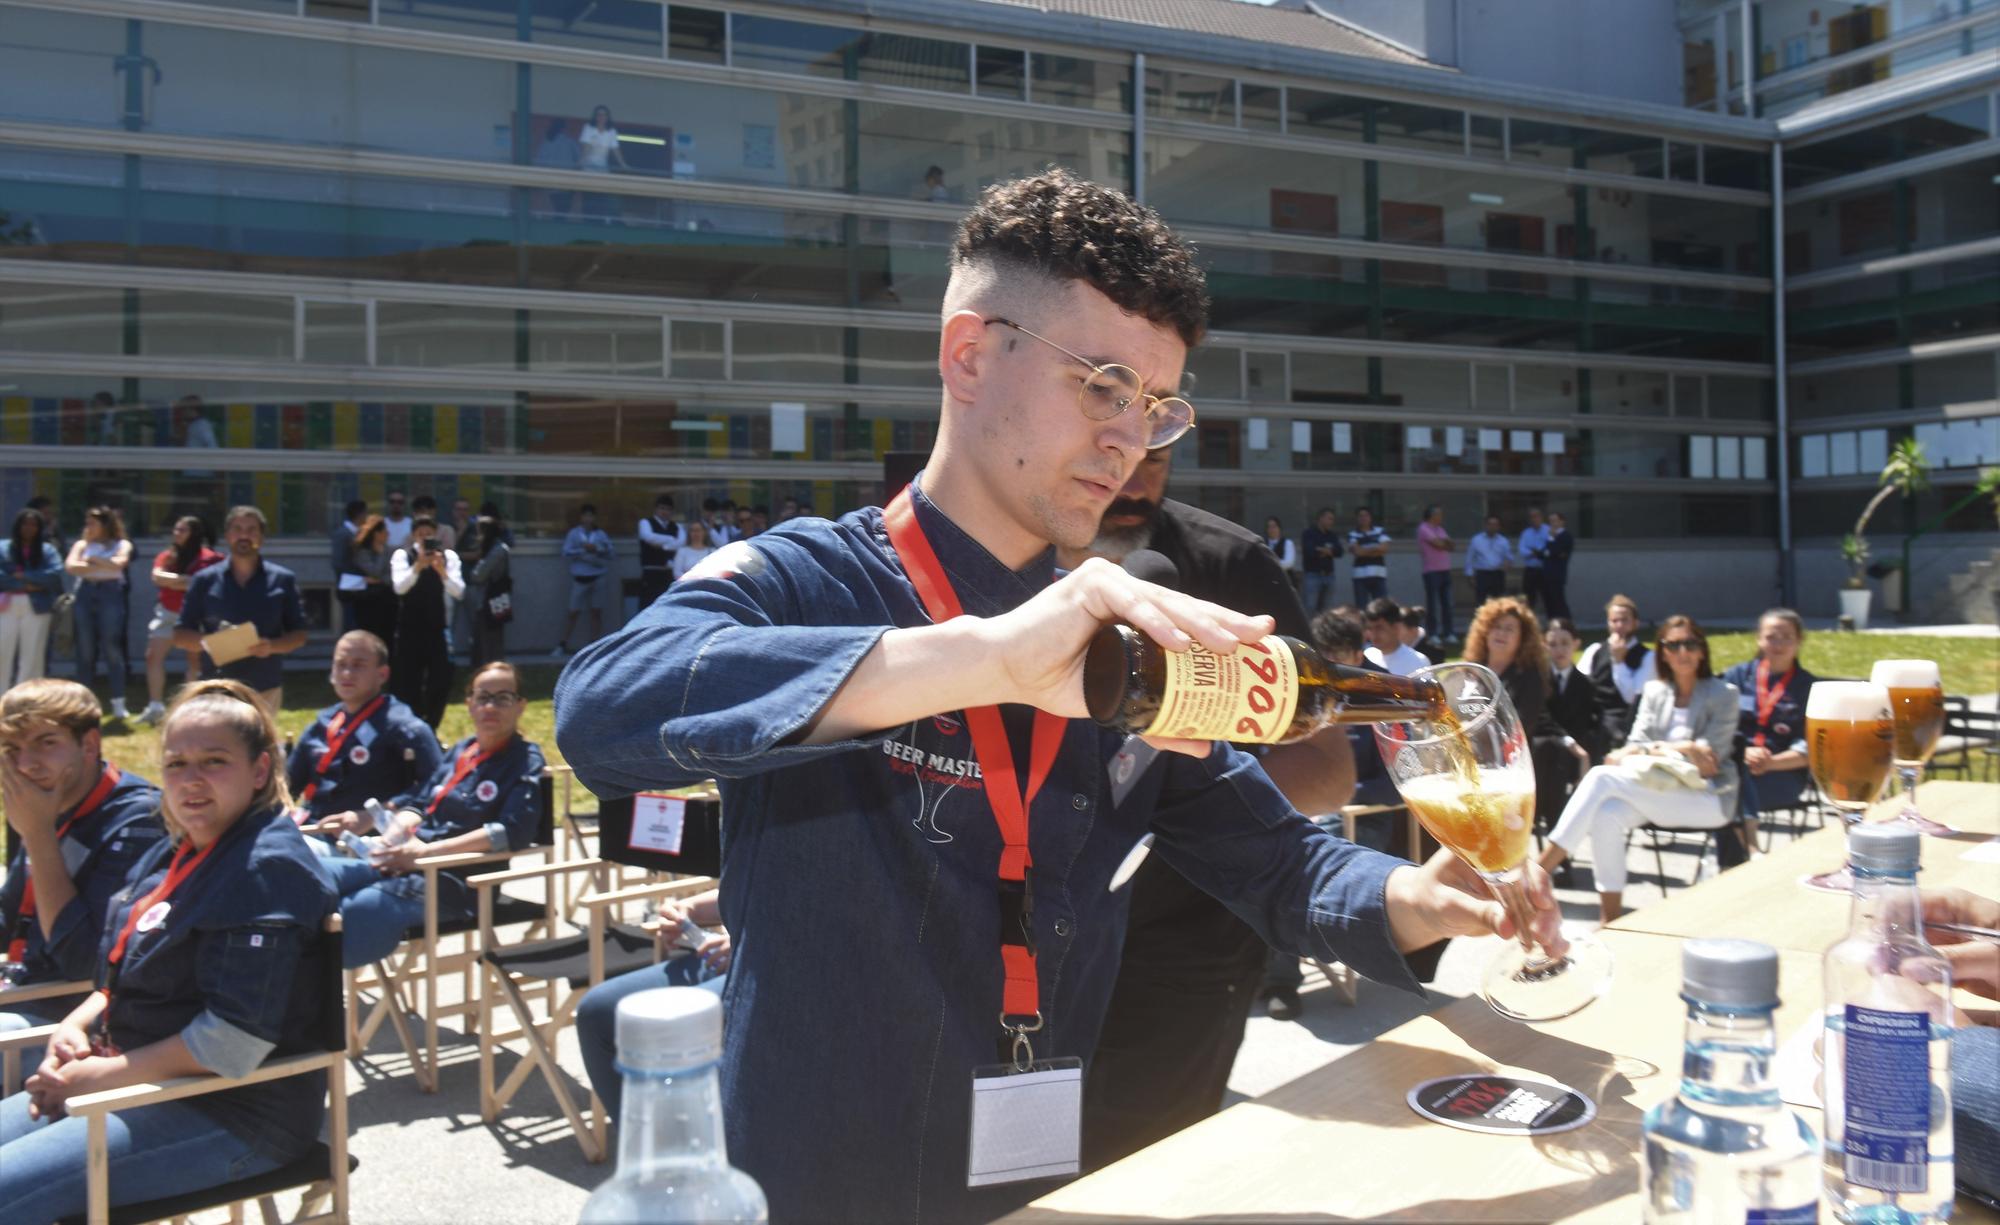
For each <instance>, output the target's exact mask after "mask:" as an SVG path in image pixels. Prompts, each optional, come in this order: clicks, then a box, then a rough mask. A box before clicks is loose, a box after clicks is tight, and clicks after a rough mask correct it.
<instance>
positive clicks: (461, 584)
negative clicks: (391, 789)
mask: <svg viewBox="0 0 2000 1225" xmlns="http://www.w3.org/2000/svg"><path fill="white" fill-rule="evenodd" d="M437 528H438V524H437V520H436V519H433V518H432V517H431V516H429V515H419V516H417V517H416V518H415V519H413V520H411V521H410V543H408V544H407V545H404V546H403V547H402V548H400V549H397V550H396V552H395V554H394V556H392V557H391V558H390V559H389V581H390V585H391V586H393V587H394V588H395V589H396V596H397V606H396V646H395V660H396V663H395V668H394V672H393V675H394V688H395V692H396V696H397V697H399V698H401V699H403V701H405V702H407V703H408V704H409V707H410V709H411V710H414V711H416V712H417V717H418V718H419V719H422V720H423V721H424V722H426V723H428V724H430V725H431V726H432V727H436V726H437V725H438V724H439V723H440V722H442V721H443V719H444V708H445V703H446V702H448V701H449V700H450V698H451V651H450V649H449V648H448V646H447V644H446V642H445V626H446V625H448V624H449V623H450V620H451V614H450V612H449V611H448V610H449V608H450V605H449V603H448V602H449V601H450V600H453V599H456V598H458V597H460V596H463V595H464V594H465V576H464V574H463V573H462V572H461V571H460V570H459V565H458V554H457V552H455V551H454V550H451V549H447V548H445V547H444V545H443V544H441V543H440V542H439V541H438V538H437Z"/></svg>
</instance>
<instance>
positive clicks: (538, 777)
mask: <svg viewBox="0 0 2000 1225" xmlns="http://www.w3.org/2000/svg"><path fill="white" fill-rule="evenodd" d="M425 730H426V731H428V730H429V729H428V728H426V729H425ZM472 740H473V738H472V737H470V736H467V737H466V738H465V739H463V740H461V741H459V742H458V743H457V744H454V745H452V746H451V749H450V751H449V752H447V753H445V755H444V756H443V757H442V758H440V759H439V761H438V766H437V769H436V770H434V771H432V772H431V774H430V775H429V777H427V778H426V779H425V780H424V781H423V782H422V783H420V784H418V785H416V786H414V787H412V788H411V789H409V790H408V791H405V792H404V793H403V794H401V795H399V796H397V797H396V799H395V801H394V802H393V803H391V804H390V805H389V807H391V808H414V809H416V810H417V811H418V812H424V810H425V808H427V807H428V806H429V805H430V802H431V800H432V799H433V798H434V797H435V796H436V795H437V793H438V792H439V791H440V790H442V789H443V787H444V785H445V784H446V783H448V782H450V781H451V773H452V770H453V769H454V768H455V767H456V765H457V763H458V755H459V753H460V752H462V751H464V749H465V747H466V746H467V745H469V744H471V743H472ZM547 769H548V762H547V761H545V760H544V759H543V757H542V746H541V745H539V744H536V743H534V742H533V741H531V740H523V739H522V738H521V737H520V736H518V735H517V736H515V737H514V739H513V741H512V742H510V743H509V744H508V745H507V747H506V748H504V749H502V750H500V751H499V752H498V753H495V754H494V755H493V756H491V757H489V758H487V759H486V760H485V761H484V762H483V763H481V764H480V766H479V768H478V769H476V770H474V771H473V772H472V773H470V774H468V775H466V776H465V777H464V778H463V779H461V780H459V784H458V786H456V787H453V788H452V789H451V790H450V791H449V792H447V793H446V794H445V797H444V799H443V800H441V801H439V803H438V806H437V811H436V812H431V813H425V815H424V823H423V824H422V825H419V826H418V827H417V837H419V838H422V839H423V840H424V841H425V842H436V841H438V840H439V839H440V838H455V837H457V836H458V835H459V834H465V833H470V832H471V831H473V830H475V829H482V828H483V829H485V831H486V833H487V835H488V836H489V837H491V838H492V839H493V849H494V850H496V851H504V850H508V849H514V850H519V849H520V848H522V847H527V846H533V845H535V836H536V834H537V833H538V832H539V831H540V829H541V822H542V774H543V773H544V772H545V771H546V770H547Z"/></svg>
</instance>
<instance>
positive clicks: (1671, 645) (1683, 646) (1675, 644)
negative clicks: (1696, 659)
mask: <svg viewBox="0 0 2000 1225" xmlns="http://www.w3.org/2000/svg"><path fill="white" fill-rule="evenodd" d="M1660 649H1661V650H1662V651H1699V650H1701V643H1699V642H1697V641H1695V640H1694V639H1692V638H1676V639H1674V640H1673V641H1672V642H1662V643H1661V644H1660Z"/></svg>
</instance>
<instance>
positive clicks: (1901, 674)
mask: <svg viewBox="0 0 2000 1225" xmlns="http://www.w3.org/2000/svg"><path fill="white" fill-rule="evenodd" d="M1868 680H1869V683H1871V684H1876V685H1880V686H1882V687H1883V688H1884V689H1936V688H1939V686H1940V684H1941V682H1940V681H1939V679H1938V666H1937V661H1936V660H1932V659H1878V660H1876V661H1875V666H1874V668H1872V669H1870V670H1869V673H1868ZM1814 688H1815V690H1817V688H1818V687H1817V686H1815V687H1814ZM1808 701H1810V698H1808Z"/></svg>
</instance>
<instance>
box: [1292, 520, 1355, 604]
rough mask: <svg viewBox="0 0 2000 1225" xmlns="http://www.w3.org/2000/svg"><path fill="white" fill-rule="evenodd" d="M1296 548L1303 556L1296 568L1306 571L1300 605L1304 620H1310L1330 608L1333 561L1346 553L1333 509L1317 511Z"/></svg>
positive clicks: (1332, 597)
mask: <svg viewBox="0 0 2000 1225" xmlns="http://www.w3.org/2000/svg"><path fill="white" fill-rule="evenodd" d="M1299 544H1300V546H1301V548H1300V552H1301V553H1302V554H1303V556H1302V557H1301V558H1300V560H1299V565H1300V566H1301V567H1302V568H1303V569H1304V570H1305V582H1304V587H1303V590H1302V595H1301V599H1300V603H1302V604H1304V605H1305V611H1306V616H1308V617H1312V616H1315V615H1317V614H1319V613H1321V612H1324V611H1325V610H1326V609H1328V608H1330V607H1332V605H1333V601H1334V594H1333V563H1334V559H1336V558H1338V557H1339V556H1340V555H1341V554H1342V553H1345V552H1346V551H1347V550H1346V548H1345V547H1343V546H1342V544H1341V542H1340V530H1339V529H1338V528H1336V527H1335V526H1334V524H1333V507H1331V506H1322V507H1320V510H1319V514H1318V515H1316V516H1315V517H1314V518H1313V525H1312V526H1311V527H1309V528H1307V529H1306V530H1305V534H1304V536H1302V537H1301V538H1300V541H1299Z"/></svg>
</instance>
